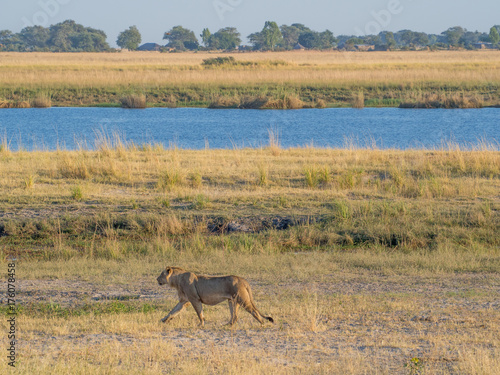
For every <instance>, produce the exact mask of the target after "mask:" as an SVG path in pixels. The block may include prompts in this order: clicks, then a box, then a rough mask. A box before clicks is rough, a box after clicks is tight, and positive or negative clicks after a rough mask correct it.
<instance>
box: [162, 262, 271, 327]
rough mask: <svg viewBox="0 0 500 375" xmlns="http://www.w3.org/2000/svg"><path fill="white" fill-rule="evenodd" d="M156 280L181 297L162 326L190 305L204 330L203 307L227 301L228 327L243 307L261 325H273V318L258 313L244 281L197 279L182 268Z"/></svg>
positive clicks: (167, 270) (234, 278)
mask: <svg viewBox="0 0 500 375" xmlns="http://www.w3.org/2000/svg"><path fill="white" fill-rule="evenodd" d="M157 280H158V284H160V285H165V284H168V285H170V286H171V287H172V288H175V289H177V292H178V293H179V303H178V304H177V305H176V306H175V307H174V308H173V309H172V311H170V312H169V313H168V315H167V316H166V317H164V318H163V319H162V320H161V321H162V322H163V323H165V322H168V321H169V320H171V319H172V318H173V317H174V316H176V315H177V314H179V313H180V312H181V311H182V309H183V308H184V307H185V306H186V305H187V304H189V303H191V305H193V307H194V309H195V310H196V313H197V314H198V318H200V326H201V327H204V326H205V319H204V318H203V305H202V304H203V303H204V304H205V305H211V306H213V305H217V304H219V303H221V302H223V301H225V300H227V301H228V302H229V311H230V312H231V320H230V321H229V323H228V325H233V324H234V323H236V320H237V319H238V308H239V307H240V305H241V306H243V308H244V309H245V310H246V311H248V312H249V313H250V314H252V316H253V317H254V318H255V319H257V320H258V321H259V323H261V324H264V319H267V320H269V321H270V322H271V323H274V320H273V318H271V317H269V316H263V315H261V314H260V312H259V311H258V310H257V308H256V307H255V303H254V302H253V297H252V292H251V290H250V285H249V284H248V282H247V281H246V280H245V279H243V278H241V277H238V276H223V277H211V276H203V275H195V274H194V273H192V272H188V271H185V270H183V269H182V268H179V267H167V268H166V269H165V270H164V271H163V272H162V273H161V275H160V276H158V278H157ZM263 318H264V319H263Z"/></svg>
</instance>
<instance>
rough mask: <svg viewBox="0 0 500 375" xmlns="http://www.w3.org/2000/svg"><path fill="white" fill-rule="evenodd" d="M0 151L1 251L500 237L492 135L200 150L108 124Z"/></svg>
mask: <svg viewBox="0 0 500 375" xmlns="http://www.w3.org/2000/svg"><path fill="white" fill-rule="evenodd" d="M0 160H1V161H2V164H1V165H2V174H1V178H0V188H1V190H2V192H3V193H2V197H1V198H0V204H1V206H2V210H1V212H0V246H1V247H2V251H3V254H4V255H5V254H7V253H14V254H16V256H18V257H23V256H32V255H33V256H36V257H42V258H50V259H52V258H54V257H55V258H58V257H63V258H66V257H73V256H79V255H84V256H88V255H90V254H94V255H97V254H100V255H98V256H102V257H105V258H107V257H111V258H115V257H117V258H121V257H128V256H130V255H134V254H135V253H136V252H141V253H142V252H144V253H150V252H152V253H155V252H157V251H161V252H164V251H167V252H170V251H187V249H189V251H195V250H194V249H198V250H196V251H204V250H203V249H208V248H212V247H218V246H219V245H223V246H224V247H225V248H227V249H228V250H230V251H236V252H240V251H243V252H250V253H253V252H271V253H275V252H277V253H281V252H283V251H292V252H294V251H305V250H325V251H328V250H331V249H338V250H340V249H346V250H348V249H357V248H359V247H361V248H374V249H378V250H377V251H383V252H386V251H389V252H392V251H404V252H413V251H435V250H438V249H454V250H456V249H463V250H464V251H466V252H468V251H469V250H470V249H475V250H474V251H479V252H480V253H483V252H484V254H490V255H491V256H493V254H496V253H497V249H498V245H499V243H500V238H499V236H498V233H500V232H499V231H498V228H499V225H500V224H499V214H498V213H499V208H500V206H499V204H500V202H499V201H498V196H497V193H498V190H499V188H500V170H499V166H500V153H499V151H498V146H497V145H487V144H483V145H480V146H478V148H477V149H460V148H459V147H458V146H453V145H452V146H450V147H449V149H446V150H432V151H425V150H407V151H399V150H376V149H356V148H351V149H314V148H303V149H296V148H291V149H283V148H281V147H280V145H279V141H275V139H274V138H271V139H270V146H269V147H267V148H261V149H241V150H210V149H206V150H199V151H193V150H179V149H177V148H173V149H163V148H162V147H161V146H159V145H143V146H136V145H130V146H127V145H125V144H123V143H119V142H114V145H113V144H111V143H109V142H107V138H105V137H104V138H102V140H101V143H100V145H99V147H98V149H97V150H96V151H86V150H81V151H55V152H25V151H19V152H12V151H9V150H8V148H7V147H3V148H0ZM233 233H236V236H233V235H232V234H233ZM214 234H220V235H221V236H214ZM221 241H222V242H221ZM130 243H134V244H135V245H133V246H130V245H129V244H130ZM97 244H99V245H97ZM23 249H29V251H28V252H27V253H24V251H25V250H23ZM182 249H184V250H182ZM497 255H498V254H497ZM461 267H469V266H467V265H465V264H464V265H461ZM481 267H482V266H481ZM484 267H486V268H489V267H496V266H495V265H494V264H493V263H492V264H491V265H487V264H486V263H485V264H484Z"/></svg>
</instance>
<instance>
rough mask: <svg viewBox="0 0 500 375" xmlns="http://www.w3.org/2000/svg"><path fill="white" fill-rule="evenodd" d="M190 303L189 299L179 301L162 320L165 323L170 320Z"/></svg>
mask: <svg viewBox="0 0 500 375" xmlns="http://www.w3.org/2000/svg"><path fill="white" fill-rule="evenodd" d="M187 303H189V302H188V301H181V302H179V303H178V304H177V305H175V307H174V308H173V309H172V311H170V312H169V313H168V315H167V316H166V317H164V318H163V319H162V320H161V321H162V322H163V323H165V322H168V321H169V320H171V319H172V318H173V317H174V316H176V315H177V314H179V313H180V312H181V311H182V309H183V308H184V307H185V306H186V304H187Z"/></svg>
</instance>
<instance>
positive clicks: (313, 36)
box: [299, 31, 321, 49]
mask: <svg viewBox="0 0 500 375" xmlns="http://www.w3.org/2000/svg"><path fill="white" fill-rule="evenodd" d="M299 43H300V44H301V45H303V46H304V47H306V48H309V49H313V48H319V46H320V45H321V36H320V35H319V33H318V32H316V31H309V32H306V33H302V34H300V36H299Z"/></svg>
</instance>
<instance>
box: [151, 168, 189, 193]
mask: <svg viewBox="0 0 500 375" xmlns="http://www.w3.org/2000/svg"><path fill="white" fill-rule="evenodd" d="M183 180H184V179H183V176H182V174H181V172H180V171H179V170H178V169H177V168H170V169H167V170H166V171H165V172H163V173H162V174H161V175H160V178H159V179H158V183H157V186H158V188H160V189H170V188H172V187H174V186H179V185H182V183H183Z"/></svg>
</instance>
